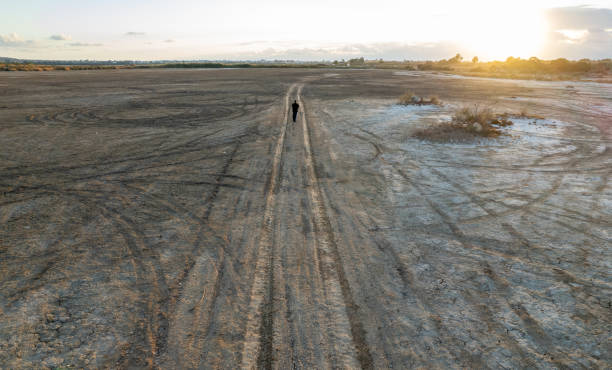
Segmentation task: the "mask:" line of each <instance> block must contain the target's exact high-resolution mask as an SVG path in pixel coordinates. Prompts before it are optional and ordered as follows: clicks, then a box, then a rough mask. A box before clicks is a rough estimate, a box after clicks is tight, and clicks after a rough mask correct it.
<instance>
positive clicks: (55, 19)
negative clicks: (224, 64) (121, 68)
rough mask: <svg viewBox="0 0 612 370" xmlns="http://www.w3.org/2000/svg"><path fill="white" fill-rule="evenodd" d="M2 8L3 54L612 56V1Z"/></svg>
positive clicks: (316, 0)
mask: <svg viewBox="0 0 612 370" xmlns="http://www.w3.org/2000/svg"><path fill="white" fill-rule="evenodd" d="M583 1H588V0H583ZM0 9H2V11H1V12H0V57H14V58H30V59H91V60H93V59H96V60H109V59H113V60H170V59H171V60H200V59H207V60H258V59H268V60H274V59H283V60H288V59H290V60H304V61H311V60H312V61H316V60H340V59H349V58H355V57H361V56H363V57H365V58H366V59H378V58H383V59H385V60H428V59H434V60H435V59H442V58H449V57H452V56H454V55H455V54H456V53H461V54H462V55H463V56H464V57H466V58H469V59H471V57H472V56H475V55H476V56H478V57H479V58H480V59H481V60H493V59H496V60H505V59H506V58H507V57H508V56H514V57H522V58H529V57H531V56H537V57H540V58H545V59H553V58H559V57H563V58H568V59H581V58H592V59H603V58H612V0H602V1H589V2H588V3H584V2H582V1H574V0H556V1H555V0H510V1H507V0H499V1H495V0H488V1H485V0H462V1H456V0H437V1H423V0H420V1H414V0H376V1H372V0H367V1H362V0H333V1H330V0H307V1H306V0H302V1H291V0H283V1H280V0H270V1H254V0H222V1H210V0H204V1H203V0H174V1H167V0H164V1H161V0H131V1H126V0H78V1H77V0H53V1H52V0H27V1H14V0H10V1H9V0H0Z"/></svg>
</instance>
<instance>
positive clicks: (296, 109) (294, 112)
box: [291, 100, 300, 122]
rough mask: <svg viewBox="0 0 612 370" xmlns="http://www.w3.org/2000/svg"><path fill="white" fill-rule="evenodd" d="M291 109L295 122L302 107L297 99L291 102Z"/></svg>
mask: <svg viewBox="0 0 612 370" xmlns="http://www.w3.org/2000/svg"><path fill="white" fill-rule="evenodd" d="M291 109H293V122H295V119H296V118H297V114H298V109H300V105H299V104H298V103H297V100H294V101H293V104H291Z"/></svg>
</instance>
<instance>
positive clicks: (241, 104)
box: [0, 69, 612, 369]
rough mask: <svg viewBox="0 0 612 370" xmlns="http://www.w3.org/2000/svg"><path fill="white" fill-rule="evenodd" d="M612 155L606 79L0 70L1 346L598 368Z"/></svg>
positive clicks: (38, 352)
mask: <svg viewBox="0 0 612 370" xmlns="http://www.w3.org/2000/svg"><path fill="white" fill-rule="evenodd" d="M407 90H411V91H413V92H415V93H416V94H418V95H421V96H426V97H427V96H432V95H437V96H438V97H439V98H440V100H441V101H442V102H443V105H441V106H430V105H423V106H400V105H397V104H396V102H397V99H398V97H399V96H400V95H401V94H402V93H404V92H405V91H407ZM293 100H297V101H298V103H299V104H300V105H301V112H300V114H299V115H298V119H297V122H295V123H294V122H293V121H292V120H291V117H290V116H291V114H290V113H289V109H290V108H289V106H290V104H291V103H292V102H293ZM474 105H478V106H482V107H490V108H491V109H494V110H495V111H498V112H520V111H523V110H526V111H528V112H529V113H530V115H531V117H532V118H516V119H514V125H512V126H508V127H505V128H503V130H504V134H503V135H501V136H499V137H498V138H478V139H474V140H469V141H465V140H464V141H460V142H452V141H451V142H437V141H436V142H432V141H427V140H420V139H417V138H415V136H414V132H415V131H416V130H419V129H422V128H424V127H428V126H431V125H432V124H436V123H437V122H444V121H448V120H450V119H451V117H452V115H453V112H454V111H455V110H456V109H458V108H459V107H462V106H474ZM533 117H539V118H533ZM611 171H612V85H610V84H603V83H602V84H599V83H587V82H535V81H511V80H493V79H479V78H464V77H463V78H462V77H456V76H450V75H444V74H433V73H420V72H419V73H417V72H409V71H391V70H370V71H368V70H308V69H232V70H187V69H182V70H171V69H147V70H107V71H72V72H37V73H35V72H32V73H24V72H10V73H0V367H2V368H58V367H60V368H69V367H77V368H83V367H84V368H238V367H242V368H278V369H288V368H304V369H311V368H366V369H367V368H413V367H420V368H509V369H513V368H572V369H579V368H602V369H603V368H610V366H611V364H612V342H611V337H610V333H611V332H612V274H611V272H612V182H611V179H610V174H611Z"/></svg>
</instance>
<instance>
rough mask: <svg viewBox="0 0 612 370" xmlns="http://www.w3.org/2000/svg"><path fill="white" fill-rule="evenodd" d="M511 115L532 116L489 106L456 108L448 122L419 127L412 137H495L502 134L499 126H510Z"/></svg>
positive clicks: (444, 139) (457, 139) (447, 139)
mask: <svg viewBox="0 0 612 370" xmlns="http://www.w3.org/2000/svg"><path fill="white" fill-rule="evenodd" d="M512 117H520V118H527V117H530V118H540V117H532V116H529V115H528V114H527V112H526V111H524V110H523V111H522V112H521V113H519V114H510V113H495V112H493V110H492V109H491V108H487V107H485V108H480V107H479V106H473V107H462V108H459V109H457V111H455V113H454V114H453V118H452V119H451V120H450V121H448V122H440V123H438V124H436V125H434V126H431V127H427V128H423V129H420V130H418V131H416V132H415V133H414V137H416V138H419V139H422V140H429V141H438V142H461V141H470V140H473V139H475V138H479V137H483V138H495V137H498V136H500V135H502V134H503V132H502V130H501V128H502V127H506V126H511V125H513V124H514V123H513V122H512V120H511V118H512Z"/></svg>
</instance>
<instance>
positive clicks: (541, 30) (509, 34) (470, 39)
mask: <svg viewBox="0 0 612 370" xmlns="http://www.w3.org/2000/svg"><path fill="white" fill-rule="evenodd" d="M470 18H471V19H469V24H464V27H465V32H464V33H463V34H462V37H461V38H462V40H461V41H462V43H463V44H464V45H465V47H466V48H467V49H469V50H471V51H472V52H473V53H474V54H475V55H478V56H479V57H480V58H481V59H487V60H493V59H495V60H505V59H506V58H507V57H509V56H514V57H522V58H529V57H531V56H537V55H539V53H540V51H541V48H542V45H543V44H544V41H545V38H546V33H547V24H546V19H545V17H544V14H543V13H542V12H541V11H540V10H537V9H528V8H525V7H508V8H504V9H490V8H489V9H483V10H482V11H480V12H476V14H472V17H470Z"/></svg>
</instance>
